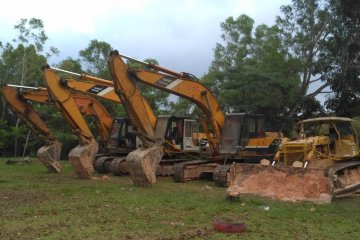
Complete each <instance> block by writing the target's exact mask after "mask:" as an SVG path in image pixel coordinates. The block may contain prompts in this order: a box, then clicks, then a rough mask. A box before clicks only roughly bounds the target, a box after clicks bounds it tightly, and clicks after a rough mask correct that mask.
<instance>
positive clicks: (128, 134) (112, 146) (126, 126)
mask: <svg viewBox="0 0 360 240" xmlns="http://www.w3.org/2000/svg"><path fill="white" fill-rule="evenodd" d="M136 147H137V144H136V134H135V128H134V127H133V126H132V124H131V123H130V120H129V119H128V118H115V119H114V121H113V125H112V128H111V132H110V136H109V140H108V142H107V146H106V151H107V152H108V153H110V154H117V153H121V154H122V155H124V153H125V152H126V153H128V152H130V151H132V150H134V149H136Z"/></svg>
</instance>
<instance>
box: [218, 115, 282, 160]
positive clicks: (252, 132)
mask: <svg viewBox="0 0 360 240" xmlns="http://www.w3.org/2000/svg"><path fill="white" fill-rule="evenodd" d="M264 122H265V120H264V115H262V114H254V113H231V114H227V115H226V116H225V122H224V126H226V127H223V130H222V134H221V139H220V153H221V154H234V155H237V156H240V157H241V158H243V159H245V160H246V159H252V160H254V159H255V160H258V159H260V158H268V157H269V156H273V155H274V154H275V151H276V149H277V147H278V146H279V144H280V143H281V136H275V137H274V136H270V133H267V132H265V130H264Z"/></svg>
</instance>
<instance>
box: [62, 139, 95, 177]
mask: <svg viewBox="0 0 360 240" xmlns="http://www.w3.org/2000/svg"><path fill="white" fill-rule="evenodd" d="M98 149H99V145H98V143H97V142H96V141H95V140H92V141H91V142H90V143H87V144H83V145H78V146H76V147H75V148H73V149H72V150H71V151H70V153H69V162H70V164H71V165H72V166H73V167H74V169H75V172H76V174H77V175H78V176H79V177H80V178H83V179H90V178H91V176H92V173H93V172H94V167H93V161H94V158H95V154H96V153H97V151H98Z"/></svg>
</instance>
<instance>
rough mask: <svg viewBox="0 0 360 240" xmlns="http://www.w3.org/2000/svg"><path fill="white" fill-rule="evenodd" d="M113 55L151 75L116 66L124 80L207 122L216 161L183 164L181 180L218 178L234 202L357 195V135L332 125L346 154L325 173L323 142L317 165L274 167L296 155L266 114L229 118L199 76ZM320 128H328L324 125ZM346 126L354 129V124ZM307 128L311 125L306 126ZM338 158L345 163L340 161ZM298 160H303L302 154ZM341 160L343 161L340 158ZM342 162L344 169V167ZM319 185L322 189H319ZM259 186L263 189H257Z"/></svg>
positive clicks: (333, 159) (178, 170) (177, 177)
mask: <svg viewBox="0 0 360 240" xmlns="http://www.w3.org/2000/svg"><path fill="white" fill-rule="evenodd" d="M113 55H116V57H115V58H116V59H119V58H121V57H123V58H127V59H131V60H132V61H137V62H140V63H142V64H144V65H146V66H147V67H148V68H149V69H150V70H144V69H130V70H129V69H124V68H123V69H121V67H120V66H121V65H123V63H121V62H120V61H118V62H117V63H115V64H114V65H116V64H117V65H118V69H117V71H118V72H121V71H122V73H123V74H124V73H125V72H126V73H127V75H128V76H130V77H131V79H132V80H134V81H139V82H142V83H145V84H148V85H150V86H152V87H156V88H158V89H161V90H164V91H168V92H170V93H172V94H175V95H178V96H181V97H185V98H186V99H189V100H190V101H191V102H193V103H195V104H196V105H197V106H198V107H199V108H200V109H201V110H202V112H203V113H204V115H205V116H204V117H202V126H203V128H204V129H205V132H206V133H207V135H208V140H209V144H210V146H211V149H212V153H213V155H212V157H210V158H208V159H207V161H208V162H201V161H195V162H194V164H193V163H191V162H183V163H180V164H177V165H174V168H175V169H174V171H175V174H174V179H175V180H178V181H184V180H187V179H194V178H198V177H199V175H201V174H203V173H204V172H212V173H213V174H214V179H215V180H216V181H217V182H218V183H220V184H222V185H225V184H226V185H228V186H229V188H228V194H229V196H232V197H233V196H235V195H238V194H240V193H244V192H245V193H250V194H251V193H252V194H259V192H261V191H258V189H265V188H266V189H272V190H276V189H278V190H280V189H281V190H280V191H281V192H279V194H278V195H277V196H281V197H279V199H285V200H289V199H290V200H291V201H293V200H306V201H320V202H322V201H325V202H326V201H328V200H329V199H332V198H333V197H341V196H343V195H344V194H345V193H346V195H349V194H351V193H354V192H356V190H358V189H359V188H360V184H359V182H360V177H359V175H360V173H359V168H358V166H359V165H360V164H359V163H360V162H359V161H358V160H357V157H358V145H357V144H356V143H355V141H351V139H356V138H357V137H356V135H355V134H352V135H351V134H350V135H349V134H348V135H347V136H345V134H342V131H344V130H339V127H338V128H336V124H335V123H331V125H332V126H333V129H334V130H333V131H334V132H336V134H337V138H338V139H341V140H338V141H335V142H334V146H338V149H342V150H341V151H340V150H336V149H334V150H333V151H334V153H333V155H330V156H331V161H323V162H326V163H328V164H325V165H324V163H323V164H322V165H323V167H322V168H320V167H319V162H320V161H319V155H321V154H314V152H317V153H319V152H321V151H319V150H318V148H319V145H322V148H324V144H320V142H322V141H320V140H319V142H317V143H316V144H313V145H311V146H313V147H312V148H314V146H316V147H315V150H316V151H315V150H313V151H310V153H309V154H307V157H308V159H310V157H309V156H312V159H313V161H312V162H310V161H309V162H310V164H309V163H308V164H306V163H304V165H303V167H302V168H294V167H292V166H288V165H286V164H285V165H284V164H279V161H273V160H274V158H275V159H276V156H283V158H285V159H288V157H287V156H289V155H291V153H292V151H293V150H291V151H290V150H288V149H290V148H289V147H288V146H289V144H290V143H289V144H288V143H287V141H288V139H287V138H284V137H283V135H282V134H281V133H278V132H265V131H264V118H263V116H262V115H261V114H249V113H231V114H226V115H225V114H224V113H223V112H222V111H221V110H220V107H219V104H218V103H217V100H216V98H215V96H213V94H212V93H211V91H210V90H209V89H208V88H207V87H206V86H204V85H203V84H201V83H200V82H198V81H197V79H196V78H195V77H194V76H193V75H191V74H188V73H177V72H174V71H171V70H168V69H165V68H163V67H160V66H157V65H153V64H149V63H145V62H141V61H138V60H136V59H134V58H131V57H128V56H125V55H120V54H119V53H118V52H117V51H115V53H113ZM112 58H114V57H112ZM110 66H111V64H110ZM118 74H119V76H120V77H118V78H119V79H120V80H123V79H124V77H121V75H120V74H121V73H118ZM115 79H116V78H115ZM314 121H315V120H314ZM308 122H312V121H308ZM315 122H317V121H315ZM318 122H322V120H321V121H318ZM334 122H337V124H339V125H342V128H343V129H344V128H345V129H350V128H349V127H344V125H345V124H344V123H341V124H340V120H337V121H334ZM345 122H347V123H349V122H350V120H347V121H345ZM306 123H307V122H306ZM302 124H303V125H306V124H305V122H303V123H302ZM210 130H212V134H210ZM348 132H349V131H348ZM300 145H301V144H300ZM325 145H326V144H325ZM339 146H342V147H339ZM297 147H299V145H298V146H297ZM295 148H296V147H295ZM304 148H305V149H309V148H310V147H309V145H306V146H305V147H304V145H302V146H301V147H300V149H302V150H301V151H302V152H304ZM330 150H331V148H330ZM281 151H283V152H281ZM284 151H285V152H284ZM301 151H300V152H301ZM307 151H308V150H307ZM289 152H290V153H289ZM340 152H341V154H340ZM334 154H335V155H336V156H337V157H338V158H339V159H337V160H336V157H335V155H334ZM294 155H295V156H298V155H299V154H298V155H297V154H294ZM303 155H305V154H302V155H301V154H300V156H303ZM341 155H342V157H340V156H341ZM284 156H285V157H284ZM314 156H316V157H314ZM323 158H324V157H323ZM314 159H316V160H314ZM353 159H356V161H351V162H349V163H347V161H350V160H353ZM340 160H342V161H343V163H344V164H339V163H340V162H341V161H340ZM285 162H286V161H285ZM214 163H215V164H214ZM229 163H231V164H229ZM253 163H257V164H253ZM259 163H260V164H259ZM324 166H326V167H324ZM324 169H325V175H324ZM262 173H266V174H267V177H264V176H263V175H262ZM279 175H281V176H284V175H285V179H282V180H281V181H278V183H280V184H282V187H281V188H279V184H276V179H279V178H278V177H279ZM255 176H257V177H255ZM295 176H297V177H299V179H300V180H294V177H295ZM324 176H325V177H326V181H325V180H324ZM321 181H323V182H324V184H320V183H319V182H321ZM315 182H316V184H314V183H315ZM245 183H247V184H248V185H247V186H248V187H247V188H245V187H244V186H245ZM265 183H267V184H265ZM295 183H297V184H295ZM292 184H293V185H292ZM255 185H256V186H257V188H258V189H256V188H254V187H253V186H255ZM295 185H296V186H295ZM268 186H270V187H268ZM299 188H301V189H302V190H301V191H297V193H296V194H294V191H292V190H293V189H299ZM329 189H330V190H329ZM310 193H311V194H310ZM260 195H264V196H270V197H274V195H273V191H262V192H261V194H260ZM289 196H291V197H289Z"/></svg>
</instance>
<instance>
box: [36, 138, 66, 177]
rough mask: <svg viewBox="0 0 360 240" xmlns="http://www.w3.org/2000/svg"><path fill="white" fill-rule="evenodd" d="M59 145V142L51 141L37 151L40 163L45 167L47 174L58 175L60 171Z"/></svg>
mask: <svg viewBox="0 0 360 240" xmlns="http://www.w3.org/2000/svg"><path fill="white" fill-rule="evenodd" d="M61 145H62V144H61V142H59V141H51V142H48V143H47V144H46V145H44V146H42V147H41V148H40V149H39V150H38V151H37V156H38V158H39V160H40V162H41V163H42V164H44V165H45V166H46V167H47V169H48V171H49V172H58V173H59V172H60V171H61V164H60V154H61Z"/></svg>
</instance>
